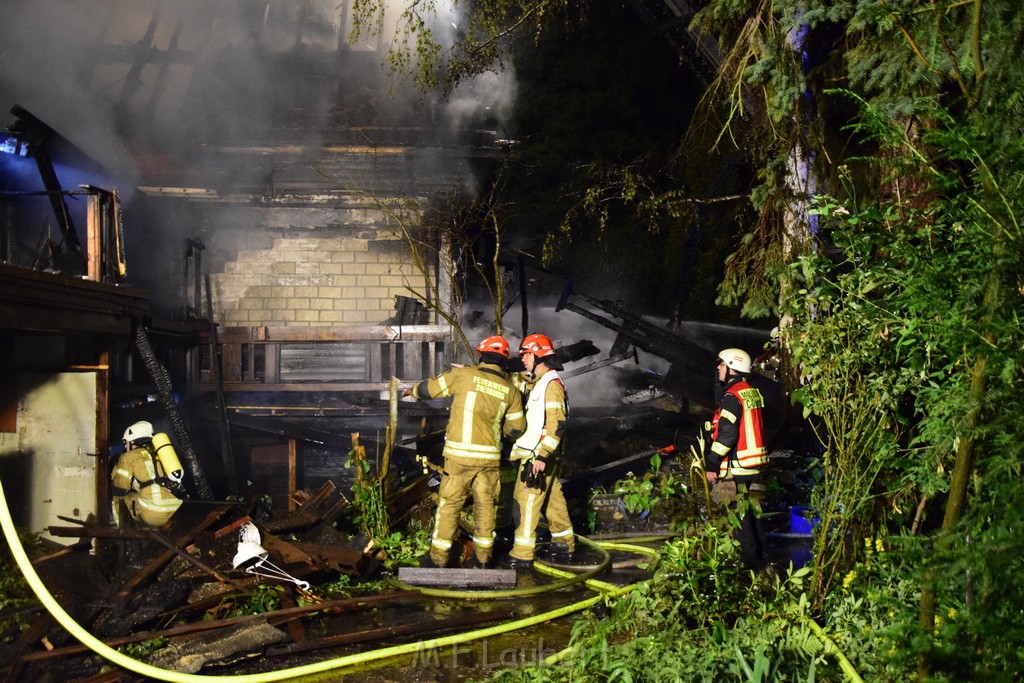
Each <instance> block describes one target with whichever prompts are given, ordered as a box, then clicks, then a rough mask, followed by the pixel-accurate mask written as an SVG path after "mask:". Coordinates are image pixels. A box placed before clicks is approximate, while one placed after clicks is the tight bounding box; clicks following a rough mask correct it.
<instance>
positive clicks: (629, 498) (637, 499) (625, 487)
mask: <svg viewBox="0 0 1024 683" xmlns="http://www.w3.org/2000/svg"><path fill="white" fill-rule="evenodd" d="M685 490H686V484H685V483H684V482H683V481H682V480H680V479H678V478H676V476H675V475H673V474H672V472H671V471H669V470H668V469H667V468H666V469H665V470H662V469H661V454H660V453H655V454H654V455H652V456H651V469H650V470H648V471H647V472H645V473H644V475H643V477H640V478H638V477H637V476H636V474H634V473H633V472H629V473H628V474H627V475H626V478H625V479H620V480H618V481H617V482H615V486H613V487H612V492H613V493H615V495H617V496H620V497H621V498H622V502H623V504H624V505H625V506H626V510H628V511H629V512H630V513H632V514H637V513H640V512H650V511H651V510H653V509H654V508H655V507H656V506H657V505H658V504H659V503H661V502H663V501H665V500H671V499H673V498H674V497H675V496H676V495H678V494H679V493H680V492H682V491H685Z"/></svg>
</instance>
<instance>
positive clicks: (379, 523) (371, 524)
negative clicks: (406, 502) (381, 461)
mask: <svg viewBox="0 0 1024 683" xmlns="http://www.w3.org/2000/svg"><path fill="white" fill-rule="evenodd" d="M345 466H346V467H356V468H359V471H360V477H359V478H357V479H356V482H355V483H354V484H352V494H353V498H354V500H353V501H352V502H353V503H354V505H355V507H356V509H357V510H358V511H359V512H358V514H356V515H355V516H354V517H353V521H354V522H355V523H356V524H358V525H359V526H360V527H361V528H362V529H363V531H364V532H365V533H366V535H367V536H369V537H370V538H372V539H374V540H375V541H378V542H379V541H380V540H381V539H383V538H385V537H387V536H388V534H389V533H390V526H391V520H390V518H389V517H388V510H387V504H386V503H385V502H384V492H383V490H382V487H381V482H380V480H378V479H376V478H374V477H371V476H370V472H371V471H372V468H371V465H370V463H369V462H367V461H366V460H365V459H364V458H356V457H354V452H352V451H350V452H349V457H348V459H347V460H346V461H345ZM360 479H361V481H360Z"/></svg>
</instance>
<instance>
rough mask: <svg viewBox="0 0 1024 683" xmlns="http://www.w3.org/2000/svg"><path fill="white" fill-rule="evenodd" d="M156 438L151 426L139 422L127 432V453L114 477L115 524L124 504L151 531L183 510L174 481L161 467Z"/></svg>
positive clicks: (112, 486)
mask: <svg viewBox="0 0 1024 683" xmlns="http://www.w3.org/2000/svg"><path fill="white" fill-rule="evenodd" d="M153 437H154V434H153V425H152V424H150V423H149V422H136V423H135V424H133V425H132V426H131V427H129V428H128V429H126V430H125V432H124V445H125V448H126V449H127V450H126V451H125V452H124V453H122V454H121V457H119V458H118V459H117V464H116V465H114V471H113V473H111V476H110V480H111V490H112V492H113V494H114V495H113V501H112V502H113V513H114V523H115V524H118V523H119V522H120V514H121V503H122V502H123V503H124V506H125V507H126V508H128V513H129V514H130V515H131V516H132V519H136V520H139V521H141V522H143V523H144V524H146V525H147V526H151V527H161V526H163V525H164V524H166V523H167V522H168V521H169V520H170V519H171V517H173V516H174V513H175V512H177V511H178V508H179V507H180V506H181V500H180V499H179V498H178V497H177V496H176V495H174V493H173V492H172V491H171V490H170V488H168V487H169V486H170V485H172V483H173V482H172V480H170V479H169V478H164V476H163V472H162V470H161V469H159V467H158V462H157V458H156V449H155V448H154V446H153ZM179 476H180V471H179Z"/></svg>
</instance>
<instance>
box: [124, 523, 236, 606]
mask: <svg viewBox="0 0 1024 683" xmlns="http://www.w3.org/2000/svg"><path fill="white" fill-rule="evenodd" d="M233 506H234V504H228V505H225V506H224V507H222V508H220V509H217V510H213V511H212V512H210V513H209V514H208V515H206V518H205V519H204V520H203V521H202V522H200V523H199V524H198V525H196V526H195V527H193V528H192V530H191V531H189V532H187V533H185V534H184V535H182V536H180V537H178V538H177V539H176V540H175V541H174V545H175V546H176V547H178V548H181V547H182V546H185V545H188V544H189V543H191V542H192V541H193V540H194V539H195V537H196V536H198V535H199V534H201V533H203V532H204V531H206V530H207V529H208V528H210V527H211V526H213V525H214V524H216V522H217V520H219V519H220V518H221V517H223V516H224V515H225V514H227V511H228V510H230V509H231V508H232V507H233ZM176 555H177V552H176V551H174V550H167V551H164V552H163V553H162V554H161V555H159V556H158V557H156V558H154V559H153V560H152V561H150V563H149V564H147V565H146V566H145V567H143V568H142V570H141V571H139V573H138V574H136V575H135V576H133V577H132V578H130V579H128V581H126V582H125V583H124V585H123V586H121V590H120V591H118V595H120V596H121V597H125V596H127V595H130V594H131V593H132V591H134V590H135V589H136V588H138V587H139V586H141V585H142V584H143V583H145V582H146V581H148V580H149V579H150V578H152V577H153V576H154V575H156V574H157V573H158V572H159V571H160V570H161V569H162V568H163V566H164V565H165V564H167V563H168V562H170V561H171V558H173V557H175V556H176Z"/></svg>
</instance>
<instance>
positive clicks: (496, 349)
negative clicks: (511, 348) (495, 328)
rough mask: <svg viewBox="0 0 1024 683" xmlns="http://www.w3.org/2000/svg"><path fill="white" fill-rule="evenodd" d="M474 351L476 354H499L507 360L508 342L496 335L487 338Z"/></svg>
mask: <svg viewBox="0 0 1024 683" xmlns="http://www.w3.org/2000/svg"><path fill="white" fill-rule="evenodd" d="M476 351H477V353H499V354H501V355H502V356H504V357H505V358H508V340H507V339H505V338H504V337H501V336H498V335H494V336H493V337H488V338H487V339H484V340H483V341H482V342H480V343H479V344H478V345H477V347H476Z"/></svg>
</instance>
